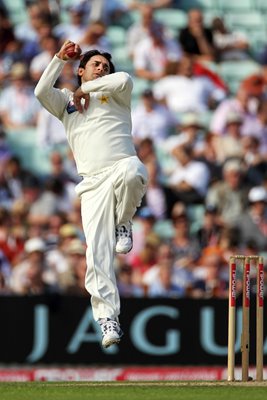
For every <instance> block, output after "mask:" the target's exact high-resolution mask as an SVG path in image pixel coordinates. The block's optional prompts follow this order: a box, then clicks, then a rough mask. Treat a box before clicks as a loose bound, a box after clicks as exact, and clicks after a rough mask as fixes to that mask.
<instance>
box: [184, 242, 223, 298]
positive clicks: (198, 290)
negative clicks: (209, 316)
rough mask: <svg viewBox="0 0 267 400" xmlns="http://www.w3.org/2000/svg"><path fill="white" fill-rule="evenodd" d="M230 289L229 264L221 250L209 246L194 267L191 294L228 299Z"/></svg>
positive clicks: (200, 296) (193, 295)
mask: <svg viewBox="0 0 267 400" xmlns="http://www.w3.org/2000/svg"><path fill="white" fill-rule="evenodd" d="M228 291H229V289H228V264H227V263H225V262H224V260H223V258H222V255H221V253H220V252H218V251H217V250H216V249H213V248H212V247H210V248H207V249H206V250H204V251H203V254H202V257H201V259H200V261H199V263H198V265H197V266H196V267H195V268H194V285H193V288H192V291H191V296H192V297H194V298H205V299H207V298H219V299H226V298H227V297H228Z"/></svg>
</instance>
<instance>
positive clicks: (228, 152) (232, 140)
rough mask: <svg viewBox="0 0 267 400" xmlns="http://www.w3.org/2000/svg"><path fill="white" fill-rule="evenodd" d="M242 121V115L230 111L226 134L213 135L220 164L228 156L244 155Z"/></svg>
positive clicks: (216, 155) (213, 142)
mask: <svg viewBox="0 0 267 400" xmlns="http://www.w3.org/2000/svg"><path fill="white" fill-rule="evenodd" d="M242 123H243V118H242V115H241V114H239V113H237V112H231V111H230V112H229V114H228V115H227V117H226V126H225V134H224V135H213V136H212V145H213V148H214V151H215V157H216V160H217V161H218V162H219V163H220V164H223V163H224V161H226V159H227V158H230V157H242V156H243V146H242V134H241V126H242Z"/></svg>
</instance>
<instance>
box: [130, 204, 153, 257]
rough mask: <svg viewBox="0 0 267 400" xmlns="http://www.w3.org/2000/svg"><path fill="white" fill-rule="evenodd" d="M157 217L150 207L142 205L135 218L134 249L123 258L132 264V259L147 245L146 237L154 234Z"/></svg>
mask: <svg viewBox="0 0 267 400" xmlns="http://www.w3.org/2000/svg"><path fill="white" fill-rule="evenodd" d="M155 223H156V217H155V215H154V214H153V213H152V211H151V209H150V208H149V207H144V206H142V207H141V208H140V209H139V210H138V213H137V215H136V216H135V218H134V223H133V249H132V251H131V253H129V254H127V255H126V256H124V258H123V259H125V260H126V261H127V263H128V264H130V265H131V263H132V260H133V259H134V258H135V257H136V256H137V255H138V254H140V253H141V252H142V250H143V249H144V246H145V239H146V237H148V236H150V235H151V236H152V237H153V236H154V235H155V231H154V226H155Z"/></svg>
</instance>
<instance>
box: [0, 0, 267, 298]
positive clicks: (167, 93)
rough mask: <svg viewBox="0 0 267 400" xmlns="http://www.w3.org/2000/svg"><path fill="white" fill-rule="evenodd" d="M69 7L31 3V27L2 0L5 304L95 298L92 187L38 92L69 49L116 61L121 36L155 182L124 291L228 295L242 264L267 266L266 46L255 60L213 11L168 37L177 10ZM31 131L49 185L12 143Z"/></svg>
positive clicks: (66, 74) (65, 82)
mask: <svg viewBox="0 0 267 400" xmlns="http://www.w3.org/2000/svg"><path fill="white" fill-rule="evenodd" d="M22 3H23V2H22ZM62 3H63V2H61V1H60V0H50V1H49V0H47V1H46V0H35V1H28V0H25V1H24V3H23V7H24V10H26V15H27V18H26V19H25V20H24V21H22V22H19V23H14V22H12V18H11V16H10V13H9V10H8V8H7V7H6V6H5V2H3V1H1V0H0V122H1V126H0V260H1V262H0V294H1V295H10V294H16V295H34V294H46V293H60V294H64V295H68V294H75V295H81V296H85V295H88V294H87V293H86V292H85V288H84V274H85V269H86V260H85V251H86V244H85V238H84V235H83V229H82V226H81V219H80V201H79V199H78V198H77V196H76V193H75V185H76V184H77V183H79V181H80V177H79V176H77V174H76V168H75V165H74V160H73V157H72V154H71V152H70V150H69V147H68V144H67V142H66V138H65V133H64V130H63V127H62V124H61V123H60V122H59V121H58V120H57V119H56V118H55V117H53V116H52V115H50V114H49V113H48V112H47V111H45V110H44V109H42V108H41V106H40V104H39V103H38V101H37V100H36V98H35V97H34V94H33V90H34V87H35V85H36V83H37V81H38V80H39V78H40V76H41V74H42V72H43V71H44V69H45V67H46V66H47V64H48V63H49V61H50V60H51V59H52V58H53V56H54V54H55V53H56V51H57V50H58V49H59V48H60V46H61V44H62V42H63V41H64V40H66V39H70V40H72V41H74V42H77V43H79V44H80V46H81V48H82V50H83V52H85V51H87V50H89V49H93V48H98V49H100V50H104V51H108V52H111V54H112V52H113V50H114V48H113V46H114V43H113V42H112V40H110V38H109V35H108V32H109V28H110V27H115V26H118V27H121V28H123V29H124V30H125V37H124V46H125V54H127V57H128V60H129V65H130V66H131V68H130V70H129V71H127V72H129V73H130V74H131V75H132V77H133V81H134V83H135V80H136V82H137V81H138V82H139V83H140V81H141V82H143V86H142V90H141V91H140V95H139V97H138V99H137V101H136V102H135V103H133V110H132V123H133V137H134V142H135V145H136V150H137V153H138V155H139V157H140V159H141V160H142V161H143V162H144V163H145V165H146V166H147V169H148V173H149V186H148V190H147V193H146V195H145V197H144V200H143V204H142V205H141V207H140V209H139V210H138V212H137V214H136V216H135V218H134V221H133V235H134V246H133V250H132V251H131V252H130V253H129V254H128V255H117V256H116V263H115V266H114V267H115V270H116V273H117V280H118V287H119V291H120V294H121V296H122V297H167V298H182V297H191V298H192V297H193V298H226V297H227V296H228V263H229V258H230V256H231V255H234V254H243V255H246V254H247V255H254V254H256V255H263V256H265V255H267V96H266V95H267V51H266V49H265V48H264V46H263V48H262V49H258V52H257V54H256V55H255V52H252V49H251V45H250V41H249V37H248V36H246V35H245V34H244V33H240V32H235V31H232V30H230V29H229V28H228V27H227V26H226V25H225V22H224V20H223V18H222V17H219V16H218V17H216V18H214V19H213V20H212V23H211V24H210V25H209V26H206V24H205V22H204V14H203V11H202V10H201V9H195V8H193V9H191V10H189V11H188V12H187V24H186V26H185V27H183V28H181V29H180V28H179V29H178V28H177V30H176V31H175V29H172V30H171V29H169V27H168V24H167V22H166V24H164V23H163V22H162V21H161V22H159V21H158V20H157V18H156V12H157V10H164V9H168V8H173V9H175V10H176V9H179V0H176V1H170V0H154V1H153V0H151V1H145V2H144V1H119V0H107V1H105V0H98V1H94V0H91V1H90V0H87V1H82V0H73V1H72V2H71V4H69V5H67V6H66V5H65V4H62ZM62 15H64V16H65V17H64V18H62ZM133 15H135V16H136V15H137V16H138V18H133ZM266 48H267V38H266ZM243 60H252V61H254V62H255V63H257V66H258V69H257V71H255V73H252V74H250V75H249V76H247V77H246V78H245V79H243V80H242V81H241V82H240V83H239V85H238V87H237V89H236V91H234V92H233V90H231V89H230V88H229V86H228V82H225V81H224V79H223V77H222V76H220V74H218V73H217V72H216V70H215V69H214V68H213V66H214V65H215V64H216V65H218V64H220V63H222V62H226V61H236V63H237V64H236V65H237V68H238V67H239V65H240V64H239V63H242V61H243ZM116 68H117V70H120V65H116ZM76 69H77V64H76V63H75V62H74V63H66V66H65V68H64V70H63V74H62V75H61V77H60V78H59V80H58V81H57V82H56V85H57V87H59V88H61V87H68V88H70V89H73V90H75V88H76V87H77V80H76ZM29 128H31V129H34V130H35V132H36V140H37V143H38V146H41V147H42V148H46V149H47V151H48V153H49V165H50V171H49V172H48V173H46V174H40V173H37V172H36V171H34V170H32V169H29V168H25V166H24V165H23V161H22V159H21V158H20V157H19V156H18V155H17V154H16V153H15V152H14V150H13V148H12V146H11V145H10V143H9V141H8V137H9V134H10V132H12V133H13V134H14V132H15V134H16V135H18V137H19V136H20V135H23V134H24V132H25V130H27V129H29ZM20 140H21V139H20ZM99 151H101V149H99ZM104 251H105V249H103V252H104ZM266 260H267V257H266ZM241 272H242V271H241V267H240V268H239V270H238V276H237V289H238V290H239V291H241V290H242V287H241V278H242V276H241V275H242V274H241ZM254 275H255V268H254ZM254 277H255V276H254ZM252 288H254V289H255V285H254V286H253V285H252Z"/></svg>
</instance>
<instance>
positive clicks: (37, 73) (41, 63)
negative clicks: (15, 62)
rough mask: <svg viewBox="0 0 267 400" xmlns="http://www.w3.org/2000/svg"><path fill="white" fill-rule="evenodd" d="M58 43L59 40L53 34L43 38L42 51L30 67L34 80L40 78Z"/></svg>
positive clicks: (41, 42)
mask: <svg viewBox="0 0 267 400" xmlns="http://www.w3.org/2000/svg"><path fill="white" fill-rule="evenodd" d="M58 45H59V41H58V39H57V38H56V37H55V36H53V35H49V36H46V37H43V38H41V41H40V46H41V48H42V51H41V52H40V53H39V54H37V55H36V56H35V57H33V59H32V60H31V62H30V67H29V70H30V76H31V79H32V80H33V82H37V81H38V80H39V79H40V77H41V75H42V73H43V71H44V70H45V67H46V66H47V64H48V63H49V62H50V61H51V60H52V58H53V56H54V54H55V52H56V50H57V48H58Z"/></svg>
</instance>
